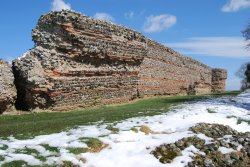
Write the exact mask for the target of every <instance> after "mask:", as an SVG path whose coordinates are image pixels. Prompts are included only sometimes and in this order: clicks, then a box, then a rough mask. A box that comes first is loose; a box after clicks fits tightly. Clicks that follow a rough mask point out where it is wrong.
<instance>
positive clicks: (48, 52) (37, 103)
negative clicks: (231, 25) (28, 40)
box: [13, 11, 146, 109]
mask: <svg viewBox="0 0 250 167" xmlns="http://www.w3.org/2000/svg"><path fill="white" fill-rule="evenodd" d="M33 40H34V42H35V48H34V49H32V50H31V51H30V52H28V53H27V54H26V55H25V56H24V57H23V58H21V59H20V60H16V61H14V63H13V66H14V72H15V76H16V78H17V80H19V81H21V80H22V82H18V83H17V87H18V89H19V90H20V98H19V97H18V100H17V104H18V105H17V106H19V108H20V109H21V108H22V107H24V109H34V108H36V107H38V108H42V109H46V108H56V109H60V108H62V109H65V108H67V107H69V108H75V107H86V106H93V105H98V104H111V103H119V102H126V101H128V100H131V99H133V98H135V97H137V81H138V72H139V65H140V64H141V62H142V60H143V57H144V56H145V55H146V44H145V38H144V37H143V36H142V35H141V34H139V33H137V32H135V31H132V30H130V29H127V28H123V27H121V26H116V25H113V24H109V23H107V22H103V21H97V20H94V19H91V18H89V17H86V16H82V15H80V14H77V13H73V12H69V11H62V12H51V13H49V14H47V15H45V16H41V18H40V19H39V22H38V24H37V26H36V28H35V29H34V30H33Z"/></svg>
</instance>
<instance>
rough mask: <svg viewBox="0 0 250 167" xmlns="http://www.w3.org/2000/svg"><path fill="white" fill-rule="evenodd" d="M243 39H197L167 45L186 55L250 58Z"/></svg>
mask: <svg viewBox="0 0 250 167" xmlns="http://www.w3.org/2000/svg"><path fill="white" fill-rule="evenodd" d="M246 44H247V43H246V41H245V40H244V39H243V38H242V37H237V36H236V37H196V38H188V39H187V40H186V41H184V42H177V43H167V44H166V45H168V46H170V47H173V48H175V49H177V50H179V51H180V52H182V53H184V54H199V55H202V56H203V55H206V56H221V57H243V58H244V57H245V58H246V57H250V52H249V51H247V50H246V48H245V47H246Z"/></svg>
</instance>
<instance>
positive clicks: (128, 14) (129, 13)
mask: <svg viewBox="0 0 250 167" xmlns="http://www.w3.org/2000/svg"><path fill="white" fill-rule="evenodd" d="M124 16H125V18H126V19H133V18H134V12H133V11H128V12H126V13H124Z"/></svg>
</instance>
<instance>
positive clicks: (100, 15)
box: [94, 13, 115, 22]
mask: <svg viewBox="0 0 250 167" xmlns="http://www.w3.org/2000/svg"><path fill="white" fill-rule="evenodd" d="M94 18H95V19H98V20H103V21H108V22H114V21H115V19H114V18H113V16H111V15H110V14H108V13H96V14H95V15H94Z"/></svg>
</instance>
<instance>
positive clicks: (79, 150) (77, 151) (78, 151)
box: [67, 148, 88, 155]
mask: <svg viewBox="0 0 250 167" xmlns="http://www.w3.org/2000/svg"><path fill="white" fill-rule="evenodd" d="M67 150H69V152H70V153H72V154H76V155H78V154H81V153H86V152H88V148H67Z"/></svg>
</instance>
